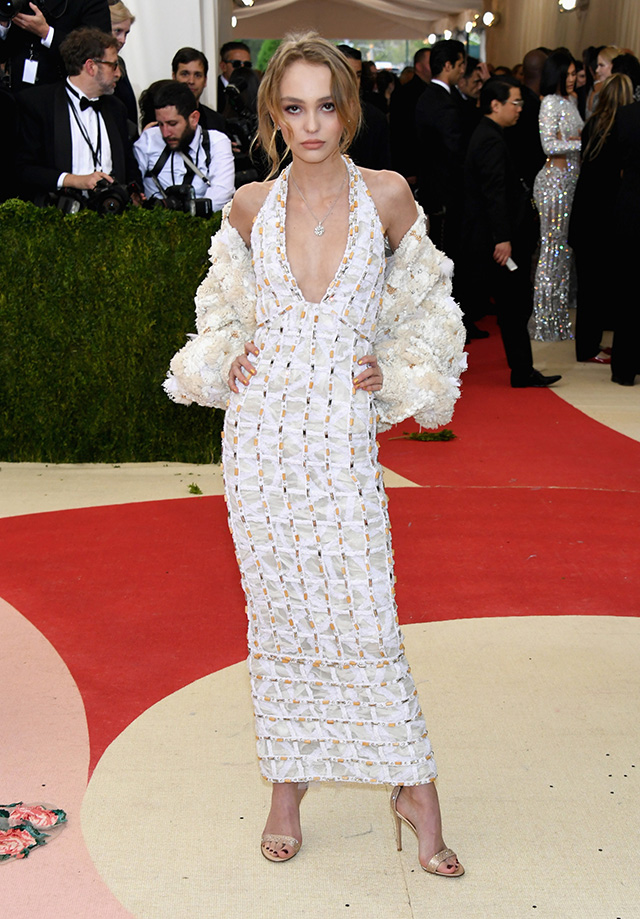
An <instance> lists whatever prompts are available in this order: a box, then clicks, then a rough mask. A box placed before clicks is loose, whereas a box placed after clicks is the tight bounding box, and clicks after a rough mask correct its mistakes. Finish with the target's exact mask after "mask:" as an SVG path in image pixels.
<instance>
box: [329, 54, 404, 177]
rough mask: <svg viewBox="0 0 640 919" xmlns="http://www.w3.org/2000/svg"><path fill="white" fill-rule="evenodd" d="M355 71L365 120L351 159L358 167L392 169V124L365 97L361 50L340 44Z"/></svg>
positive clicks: (354, 140) (351, 152)
mask: <svg viewBox="0 0 640 919" xmlns="http://www.w3.org/2000/svg"><path fill="white" fill-rule="evenodd" d="M337 47H338V51H341V52H342V53H343V54H344V56H345V57H346V59H347V63H348V64H349V66H350V67H351V69H352V70H353V72H354V73H355V75H356V78H357V80H358V86H359V87H360V104H361V106H362V121H361V123H360V127H359V128H358V133H357V134H356V136H355V137H354V139H353V142H352V144H351V146H350V147H349V150H348V151H347V152H348V153H349V156H350V157H351V159H352V160H353V162H354V163H355V164H356V166H362V167H363V168H364V169H391V146H390V143H389V124H388V122H387V119H386V117H385V116H384V115H383V113H382V112H381V111H380V109H379V108H376V107H375V105H372V104H371V103H370V102H367V101H366V99H363V98H362V51H360V50H359V49H358V48H354V47H352V46H351V45H338V46H337Z"/></svg>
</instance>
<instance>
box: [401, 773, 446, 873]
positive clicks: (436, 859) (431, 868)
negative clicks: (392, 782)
mask: <svg viewBox="0 0 640 919" xmlns="http://www.w3.org/2000/svg"><path fill="white" fill-rule="evenodd" d="M402 788H403V786H402V785H396V787H395V788H394V789H393V791H392V792H391V801H390V805H391V816H392V818H393V825H394V827H395V831H396V844H397V846H398V852H402V824H403V823H406V825H407V826H408V827H409V829H410V830H413V832H414V833H415V835H416V839H418V838H419V837H418V831H417V829H416V828H415V826H414V825H413V823H412V822H411V820H409V818H408V817H404V816H403V815H402V814H401V813H400V812H399V810H398V798H399V797H400V792H401V791H402ZM450 858H455V859H456V861H457V860H458V856H457V855H456V853H455V852H454V851H453V849H441V850H440V852H436V854H435V855H434V856H432V858H430V859H429V863H428V864H427V865H423V864H422V862H418V864H419V865H420V867H421V868H422V870H423V871H427V872H428V873H429V874H437V875H438V877H441V878H460V877H462V875H463V874H464V868H463V867H462V865H461V864H459V863H458V868H457V870H456V871H453V872H451V873H447V874H444V873H443V872H442V871H438V868H439V866H440V865H441V864H442V863H443V862H446V861H447V860H448V859H450Z"/></svg>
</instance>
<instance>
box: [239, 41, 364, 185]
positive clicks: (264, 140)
mask: <svg viewBox="0 0 640 919" xmlns="http://www.w3.org/2000/svg"><path fill="white" fill-rule="evenodd" d="M297 61H305V62H306V63H308V64H323V65H324V66H325V67H328V68H329V70H330V72H331V96H332V98H333V101H334V103H335V106H336V111H337V113H338V118H339V119H340V122H341V124H342V136H341V137H340V152H341V153H345V152H346V150H347V149H348V148H349V146H350V145H351V142H352V140H353V138H354V137H355V136H356V133H357V131H358V128H359V127H360V120H361V117H362V114H361V110H360V91H359V87H358V80H357V78H356V75H355V73H354V72H353V70H352V68H351V66H350V64H349V62H348V61H347V59H346V57H345V56H344V55H343V54H342V52H341V51H338V49H337V48H336V46H335V45H332V44H331V42H329V41H327V40H326V39H325V38H321V37H320V36H319V35H318V34H317V32H305V33H301V34H290V35H286V36H285V38H284V40H283V42H282V44H281V45H280V46H279V47H278V49H277V50H276V52H275V54H274V55H273V57H272V58H271V60H270V61H269V64H268V66H267V69H266V71H265V74H264V76H263V78H262V81H261V83H260V88H259V89H258V134H257V140H258V142H259V143H260V145H261V146H262V148H263V149H264V151H265V153H266V154H267V156H268V157H269V162H270V164H271V172H270V173H269V178H271V177H272V176H274V175H276V174H277V172H278V171H279V169H280V167H281V166H282V163H283V161H284V160H285V158H286V156H287V154H288V153H289V147H287V149H286V150H285V152H284V153H283V154H280V153H279V152H278V145H277V136H278V124H279V123H282V124H286V117H285V114H284V112H283V111H282V106H281V105H280V84H281V83H282V78H283V77H284V74H285V71H286V69H287V67H290V66H291V64H295V63H296V62H297Z"/></svg>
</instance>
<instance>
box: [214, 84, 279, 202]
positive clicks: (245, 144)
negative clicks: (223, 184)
mask: <svg viewBox="0 0 640 919" xmlns="http://www.w3.org/2000/svg"><path fill="white" fill-rule="evenodd" d="M258 86H259V80H258V77H257V75H256V73H255V71H253V70H245V69H242V70H240V69H237V70H234V71H233V73H232V74H231V77H230V78H229V83H228V85H227V86H226V88H225V107H224V110H223V115H224V117H225V119H226V121H227V133H228V135H229V136H230V137H231V139H232V141H233V142H234V145H235V148H234V154H233V155H234V159H235V173H236V188H239V187H240V186H241V185H245V184H246V183H247V182H255V181H256V180H257V179H260V178H265V176H266V172H268V169H267V170H266V172H265V171H264V165H265V164H264V163H260V162H259V161H256V159H254V157H253V155H252V150H251V145H252V141H253V138H254V137H255V135H256V133H257V130H258V115H257V113H256V100H257V94H258ZM263 172H264V175H263Z"/></svg>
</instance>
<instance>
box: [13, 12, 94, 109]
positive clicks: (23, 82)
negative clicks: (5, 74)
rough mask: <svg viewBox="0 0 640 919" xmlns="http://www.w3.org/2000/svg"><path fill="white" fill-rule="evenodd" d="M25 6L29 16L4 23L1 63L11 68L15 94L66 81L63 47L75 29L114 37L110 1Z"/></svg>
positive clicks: (22, 13) (17, 17)
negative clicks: (97, 31)
mask: <svg viewBox="0 0 640 919" xmlns="http://www.w3.org/2000/svg"><path fill="white" fill-rule="evenodd" d="M14 5H18V0H16V2H15V3H14ZM22 5H23V6H24V9H25V12H20V13H18V14H17V15H16V16H14V17H13V18H12V19H10V20H3V19H0V61H2V62H6V63H7V64H8V65H9V70H10V76H11V89H12V90H13V91H14V92H18V91H19V90H21V89H24V88H25V87H27V86H32V85H34V84H40V83H55V82H57V81H58V80H61V79H64V75H65V70H64V65H63V62H62V57H61V54H60V47H61V45H62V43H63V41H64V40H65V38H66V37H67V35H69V33H70V32H72V31H74V29H79V28H83V27H85V28H94V29H100V30H101V31H102V32H108V33H109V34H111V18H110V16H109V3H108V0H37V2H35V3H29V2H27V0H23V3H22Z"/></svg>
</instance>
